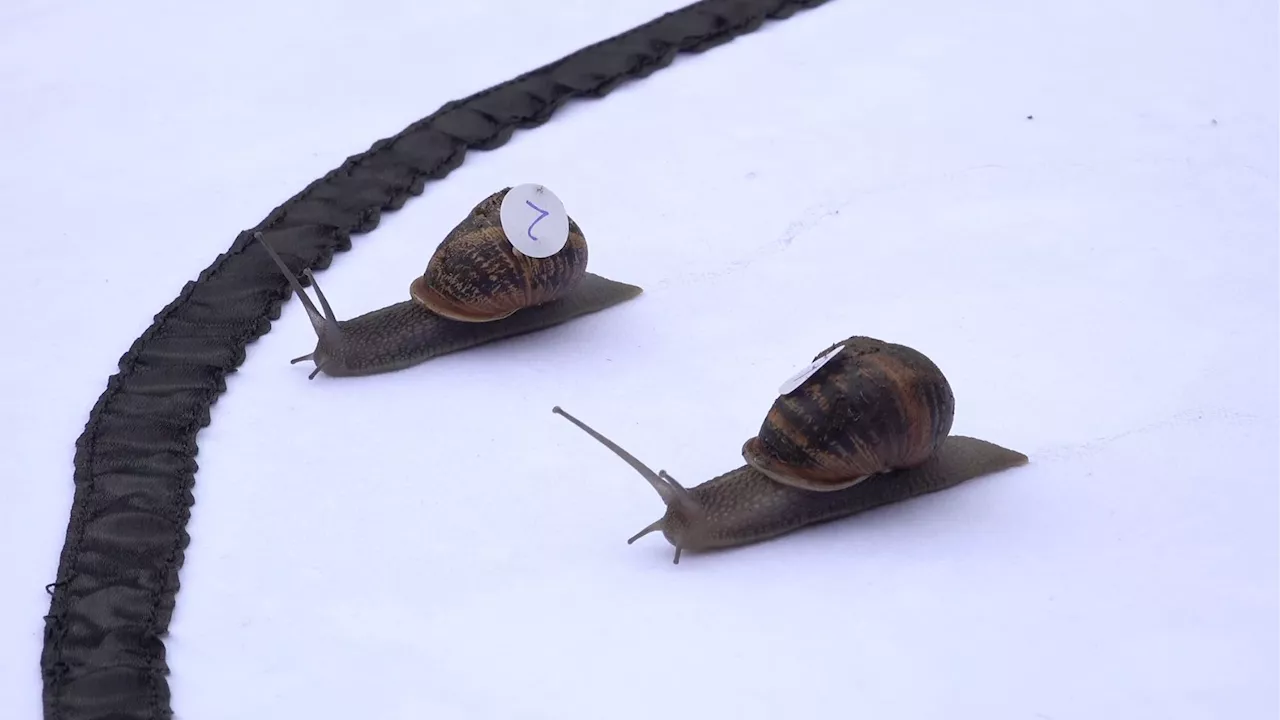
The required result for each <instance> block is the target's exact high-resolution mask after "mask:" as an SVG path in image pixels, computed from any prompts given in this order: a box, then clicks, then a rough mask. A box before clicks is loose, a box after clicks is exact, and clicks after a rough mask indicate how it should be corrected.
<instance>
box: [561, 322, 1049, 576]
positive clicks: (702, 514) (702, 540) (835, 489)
mask: <svg viewBox="0 0 1280 720" xmlns="http://www.w3.org/2000/svg"><path fill="white" fill-rule="evenodd" d="M841 345H843V349H842V350H841V351H840V352H838V353H836V354H835V355H834V357H832V358H831V360H830V361H828V362H827V363H826V364H825V365H822V366H821V367H820V368H819V369H818V370H817V371H816V372H815V373H814V374H813V375H811V376H810V377H808V378H807V379H805V380H804V382H803V383H801V384H800V386H799V387H797V388H796V389H794V390H793V391H792V392H790V393H787V394H785V395H782V396H780V397H778V398H777V399H776V400H775V401H774V403H773V407H772V408H770V410H769V413H768V415H766V416H765V419H764V422H763V424H762V425H761V428H760V432H759V434H757V435H756V436H755V437H753V438H751V439H750V440H748V441H747V442H746V443H745V444H744V445H743V449H742V453H743V457H744V458H745V459H746V461H747V464H746V465H744V466H742V467H740V468H737V469H736V470H731V471H729V472H727V473H725V474H723V475H720V476H719V477H715V478H712V479H711V480H708V481H707V482H705V483H703V484H701V485H698V486H696V487H693V488H688V489H686V488H685V487H684V486H682V485H681V484H680V483H679V482H677V481H676V480H675V478H673V477H671V476H670V475H668V474H667V473H666V471H659V472H657V473H655V472H653V470H651V469H649V468H648V467H646V466H645V465H643V464H642V463H640V461H639V460H637V459H636V458H635V457H633V456H632V455H631V454H630V453H628V452H627V451H625V450H623V449H622V448H621V447H619V446H618V445H617V444H615V443H614V442H613V441H611V440H609V439H608V438H606V437H604V436H603V435H601V434H600V433H598V432H596V431H595V430H593V429H592V428H590V427H588V426H587V425H586V424H584V423H582V422H581V421H579V420H578V419H577V418H575V417H573V416H572V415H570V414H568V413H566V412H565V411H564V410H562V409H560V408H559V407H556V408H553V410H552V411H553V412H555V413H557V414H560V415H563V416H564V417H565V418H566V419H568V420H569V421H570V422H572V423H574V424H575V425H577V426H578V427H579V428H581V429H582V430H583V431H585V432H586V433H588V434H589V435H591V436H592V437H594V438H595V439H596V440H598V441H600V442H601V443H602V444H604V445H605V446H606V447H608V448H609V449H610V450H612V451H613V452H614V453H616V454H617V455H618V456H619V457H621V458H622V459H623V460H625V461H626V462H627V463H628V464H629V465H631V467H633V468H635V470H636V471H637V472H639V473H640V474H641V475H642V476H644V478H645V479H646V480H648V481H649V484H650V485H652V486H653V488H654V490H657V492H658V495H659V496H660V497H661V498H662V501H663V503H664V504H666V506H667V512H666V514H665V515H663V517H662V518H661V519H659V520H658V521H657V522H654V523H653V524H651V525H649V526H648V527H646V528H644V529H643V530H641V531H640V532H639V533H637V534H636V535H634V536H632V537H631V538H630V539H629V540H627V544H631V543H633V542H635V541H636V540H638V539H639V538H641V537H643V536H644V535H647V534H648V533H651V532H653V531H655V530H661V531H662V534H663V536H664V537H666V539H667V541H668V542H670V543H671V544H672V545H673V546H674V547H675V549H676V553H675V559H674V562H676V563H678V562H680V554H681V553H682V552H683V551H685V550H691V551H704V550H713V549H717V548H726V547H732V546H736V545H745V544H749V543H754V542H759V541H762V540H767V539H770V538H773V537H777V536H779V535H783V534H785V533H788V532H792V531H794V530H798V529H800V528H802V527H805V526H808V525H814V524H817V523H820V522H826V521H829V520H835V519H837V518H843V517H847V516H850V515H853V514H856V513H859V512H862V511H864V510H870V509H872V508H875V507H879V506H881V505H887V504H889V503H894V502H901V501H903V500H907V499H910V498H913V497H917V496H919V495H925V494H927V493H932V492H936V491H939V490H945V489H947V488H950V487H953V486H955V485H958V484H959V483H961V482H964V481H966V480H970V479H972V478H976V477H979V476H982V475H988V474H991V473H995V472H999V471H1001V470H1006V469H1009V468H1012V467H1017V466H1019V465H1023V464H1025V463H1026V462H1027V456H1026V455H1023V454H1022V453H1019V452H1016V451H1013V450H1009V449H1007V448H1003V447H1000V446H999V445H994V444H992V443H989V442H987V441H985V440H978V439H975V438H969V437H962V436H954V435H950V431H951V420H952V418H953V416H954V413H955V399H954V396H953V395H952V392H951V386H950V384H949V383H948V382H947V379H946V377H944V376H943V374H942V371H941V370H939V369H938V367H937V366H936V365H934V363H933V362H932V361H931V360H929V358H927V357H925V356H924V355H923V354H922V353H920V352H918V351H916V350H914V349H912V348H909V347H906V346H903V345H895V344H892V343H887V342H882V341H880V340H875V339H873V338H866V337H852V338H849V339H848V340H845V341H844V342H843V343H837V344H835V345H832V346H831V347H830V348H827V350H825V351H823V352H822V353H819V354H818V355H817V356H815V360H816V359H817V358H821V357H823V356H824V355H826V354H827V353H828V352H830V351H832V350H834V349H836V348H837V347H840V346H841Z"/></svg>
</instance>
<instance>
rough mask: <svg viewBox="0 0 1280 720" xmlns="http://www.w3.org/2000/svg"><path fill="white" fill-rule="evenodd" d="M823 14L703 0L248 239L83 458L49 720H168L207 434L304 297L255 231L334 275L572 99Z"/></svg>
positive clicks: (134, 374) (281, 215)
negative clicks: (439, 187) (455, 176)
mask: <svg viewBox="0 0 1280 720" xmlns="http://www.w3.org/2000/svg"><path fill="white" fill-rule="evenodd" d="M826 1H827V0H792V1H787V0H704V1H703V2H697V3H694V4H692V5H689V6H687V7H685V8H682V9H680V10H677V11H674V12H671V13H667V14H665V15H663V16H661V17H659V18H657V19H655V20H653V21H651V22H648V23H646V24H644V25H641V26H639V27H636V28H634V29H632V30H630V31H628V32H625V33H622V34H620V35H617V36H615V37H612V38H610V39H608V40H605V41H602V42H600V43H596V44H595V45H591V46H588V47H586V48H584V49H582V50H579V51H577V52H575V53H573V54H572V55H568V56H566V57H564V58H562V59H560V60H558V61H556V62H553V63H550V64H548V65H545V66H543V67H541V68H538V69H536V70H533V71H531V72H528V73H526V74H524V75H521V76H519V77H516V78H514V79H512V80H509V81H507V82H505V83H502V84H500V85H497V86H494V87H492V88H489V89H488V90H484V91H482V92H479V93H477V94H475V95H472V96H471V97H468V98H465V99H462V100H457V101H453V102H450V103H447V104H446V105H444V106H443V107H441V108H440V109H439V110H438V111H437V112H435V113H433V114H432V115H430V116H428V117H426V118H424V119H422V120H420V121H418V122H416V123H414V124H412V125H410V126H409V127H408V128H406V129H405V130H403V131H402V132H400V133H399V134H397V135H395V136H393V137H390V138H386V139H383V140H379V141H378V142H376V143H374V144H373V146H372V147H371V148H370V149H369V150H368V151H366V152H364V153H362V154H360V155H355V156H352V157H350V158H348V159H347V160H346V161H345V162H344V163H343V164H342V165H341V166H340V167H338V168H337V169H335V170H333V171H331V172H329V173H328V174H326V175H325V176H324V177H322V178H320V179H319V180H316V181H315V182H313V183H311V184H310V185H309V186H308V187H307V188H305V189H304V190H303V191H302V192H300V193H298V194H297V195H295V196H294V197H292V198H290V199H289V200H288V201H286V202H285V203H284V204H283V205H281V206H280V207H278V208H276V209H275V210H273V211H272V212H271V213H270V214H269V215H268V216H267V217H266V219H264V220H263V221H262V222H261V223H259V224H258V225H257V226H255V227H254V228H251V229H249V230H246V231H243V232H241V233H240V234H239V235H238V236H237V238H236V240H235V242H233V243H232V245H231V247H230V249H229V250H228V251H227V252H226V253H223V254H221V255H219V256H218V257H217V258H216V259H215V260H214V262H213V263H212V264H211V265H210V266H209V267H208V268H206V269H205V270H204V271H203V272H201V273H200V275H199V278H198V279H197V281H195V282H189V283H187V284H186V286H184V287H183V289H182V292H181V293H180V294H179V295H178V297H177V298H176V299H175V300H174V301H173V302H171V303H170V304H169V305H168V306H166V307H165V308H164V309H163V310H161V311H160V312H159V313H158V314H157V315H156V316H155V319H154V322H153V323H152V325H151V326H150V327H149V328H148V329H147V330H146V332H144V333H143V334H142V336H141V337H139V338H138V339H137V340H136V341H134V343H133V345H132V346H131V347H130V348H129V350H128V352H126V353H125V354H124V356H123V357H121V359H120V362H119V368H120V372H119V373H117V374H115V375H112V376H111V377H110V378H109V379H108V381H107V388H106V390H105V392H103V394H102V396H101V397H100V398H99V399H98V402H97V403H96V404H95V405H94V407H93V410H92V411H91V413H90V416H89V419H88V422H87V423H86V425H85V429H84V433H83V434H82V435H81V436H80V438H79V439H78V440H77V442H76V453H75V474H74V483H75V496H74V501H73V506H72V509H71V517H70V522H69V524H68V528H67V534H66V540H65V545H64V547H63V551H62V555H61V559H60V562H59V567H58V574H57V581H56V582H55V583H53V584H51V585H50V587H49V589H50V591H51V595H52V601H51V604H50V609H49V614H48V615H47V616H46V617H45V641H44V650H43V653H42V655H41V671H42V675H43V679H44V713H45V717H46V718H47V719H48V720H90V719H93V720H136V719H142V718H146V719H148V720H157V719H159V718H169V717H171V716H172V710H171V708H170V694H169V685H168V681H167V679H166V676H167V674H168V665H167V663H166V661H165V647H164V643H163V641H162V639H161V638H162V637H163V635H164V634H165V632H166V631H167V629H168V626H169V620H170V618H171V616H172V613H173V608H174V605H175V597H176V594H177V591H178V587H179V582H178V571H179V568H180V567H181V566H182V562H183V553H184V550H185V548H186V546H187V544H188V542H189V536H188V535H187V532H186V523H187V519H188V518H189V516H190V510H191V506H192V504H193V502H194V499H193V497H192V494H191V490H192V488H193V486H194V483H195V472H196V469H197V465H196V462H195V456H196V452H197V446H196V435H197V433H198V432H199V431H200V430H201V429H202V428H204V427H206V426H207V425H208V424H209V410H210V407H211V406H212V404H213V403H214V402H215V401H216V400H217V398H218V396H219V395H220V394H221V393H222V392H223V391H224V390H225V389H226V382H225V377H226V374H227V373H230V372H233V371H235V369H236V368H237V367H239V365H240V364H241V363H242V362H243V361H244V357H245V348H246V346H247V345H248V344H249V343H250V342H252V341H254V340H255V339H257V338H258V337H260V336H262V335H263V334H265V333H266V332H267V331H268V330H269V329H270V321H271V320H274V319H276V318H278V317H279V314H280V308H281V306H282V304H283V303H284V302H285V301H286V300H287V299H288V297H289V294H290V290H289V285H288V283H287V281H286V280H285V278H284V277H283V276H282V275H281V274H280V272H279V271H278V269H277V268H276V267H275V266H274V265H273V264H272V262H271V261H270V259H269V258H268V257H267V256H266V255H265V253H263V252H260V248H259V251H255V252H249V250H250V248H251V247H252V246H253V233H254V232H255V231H262V232H263V234H264V235H265V236H266V237H267V240H268V242H270V243H271V244H272V246H273V247H274V248H276V249H277V250H278V252H279V253H280V255H281V256H282V257H284V258H286V260H288V261H290V264H291V265H293V266H294V268H295V270H301V268H303V267H310V268H325V267H328V265H329V263H330V262H331V260H332V258H333V255H334V253H335V252H339V251H346V250H349V249H350V248H351V234H352V233H356V234H360V233H367V232H369V231H371V230H373V229H374V228H375V227H376V226H377V225H378V222H379V219H380V216H381V213H382V212H384V211H388V210H396V209H399V208H400V207H401V206H402V205H403V204H404V203H405V202H406V201H407V200H408V198H409V197H410V196H413V195H419V194H421V193H422V191H423V187H424V185H425V184H426V182H427V181H428V180H430V179H439V178H442V177H444V176H445V175H447V174H448V173H449V172H450V171H451V170H453V169H454V168H455V167H457V166H458V165H459V164H461V162H462V160H463V157H464V155H465V154H466V151H467V150H468V149H482V150H490V149H494V148H497V147H499V146H501V145H503V144H504V143H505V142H506V141H507V140H508V138H510V137H511V134H512V133H513V132H514V131H515V130H516V129H518V128H532V127H536V126H538V125H541V124H542V123H544V122H546V121H547V120H548V119H549V118H550V117H551V115H552V114H553V113H554V112H555V111H556V110H557V109H558V108H559V107H560V106H562V105H563V104H564V103H566V102H568V101H569V100H571V99H573V98H583V97H601V96H603V95H605V94H606V93H608V92H610V91H611V90H613V89H614V88H615V87H617V86H618V85H619V84H621V83H622V82H624V81H627V80H630V79H633V78H642V77H645V76H647V75H649V74H650V73H652V72H654V71H655V70H658V69H660V68H663V67H665V66H666V65H668V64H670V62H671V61H672V60H673V59H674V58H675V56H676V54H677V53H693V52H701V51H703V50H707V49H709V48H712V47H715V46H717V45H719V44H721V43H724V42H727V41H729V40H732V39H733V38H734V37H736V36H739V35H743V34H746V33H749V32H751V31H754V30H755V29H757V28H758V27H760V25H761V24H763V22H764V21H765V20H766V19H782V18H786V17H790V16H791V15H792V14H794V13H795V12H796V11H798V10H801V9H804V8H809V7H815V6H817V5H821V4H823V3H824V2H826Z"/></svg>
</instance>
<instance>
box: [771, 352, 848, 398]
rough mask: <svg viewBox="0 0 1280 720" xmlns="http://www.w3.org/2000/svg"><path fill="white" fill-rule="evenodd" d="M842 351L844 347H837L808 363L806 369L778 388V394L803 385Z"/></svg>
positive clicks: (783, 393) (784, 393)
mask: <svg viewBox="0 0 1280 720" xmlns="http://www.w3.org/2000/svg"><path fill="white" fill-rule="evenodd" d="M843 349H844V346H843V345H839V346H837V347H836V348H835V349H834V350H832V351H831V352H829V353H827V354H826V355H823V356H822V357H820V358H818V359H817V360H814V361H813V362H811V363H809V365H808V367H806V368H805V369H803V370H801V371H800V372H798V373H796V374H795V375H792V376H791V377H790V378H789V379H788V380H787V381H786V382H784V383H782V387H780V388H778V394H779V395H786V394H787V393H789V392H791V391H792V390H795V389H796V388H798V387H800V386H801V385H803V384H804V381H805V380H808V379H809V378H811V377H813V374H814V373H816V372H818V370H819V369H821V368H822V366H823V365H826V364H827V363H829V362H831V358H833V357H835V356H836V355H839V354H840V351H841V350H843Z"/></svg>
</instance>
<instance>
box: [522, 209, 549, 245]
mask: <svg viewBox="0 0 1280 720" xmlns="http://www.w3.org/2000/svg"><path fill="white" fill-rule="evenodd" d="M524 204H525V205H528V206H529V207H531V208H533V209H534V210H537V211H538V219H537V220H534V221H533V222H531V223H529V229H528V230H525V233H527V234H528V235H529V239H530V240H532V241H534V242H537V241H538V238H536V237H534V236H533V226H534V225H537V224H538V220H541V219H542V218H544V217H546V216H547V215H550V214H551V213H549V212H547V211H546V210H543V209H542V208H540V207H538V206H537V205H534V204H533V203H532V202H530V201H528V200H525V201H524Z"/></svg>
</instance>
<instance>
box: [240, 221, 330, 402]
mask: <svg viewBox="0 0 1280 720" xmlns="http://www.w3.org/2000/svg"><path fill="white" fill-rule="evenodd" d="M253 237H254V239H256V240H257V241H258V242H259V243H260V244H261V245H262V247H263V248H264V249H266V251H267V254H268V255H270V256H271V259H272V260H274V261H275V263H276V266H277V267H279V268H280V272H282V273H284V276H285V278H287V279H288V280H289V285H290V287H292V288H293V291H294V293H296V294H297V296H298V299H299V300H301V301H302V306H303V307H304V308H306V310H307V317H308V318H309V319H310V320H311V327H312V328H314V329H315V331H316V338H317V342H316V349H315V350H312V351H311V352H310V353H307V354H306V355H303V356H302V357H296V358H294V359H292V360H290V361H289V364H291V365H293V364H296V363H300V362H302V361H303V360H311V361H312V362H314V363H315V366H316V369H315V370H313V371H312V372H311V375H309V376H308V379H313V378H315V376H316V375H318V374H319V373H320V371H321V370H323V369H324V368H326V367H328V366H331V365H334V364H337V363H340V362H341V361H342V358H341V357H339V351H340V349H341V348H342V347H343V344H342V329H341V328H340V327H339V326H338V318H337V317H335V316H334V314H333V308H331V307H329V301H328V300H327V299H326V298H325V296H324V293H323V292H321V291H320V283H319V282H317V281H316V278H315V275H312V274H311V268H306V269H305V270H303V271H302V274H303V275H304V276H306V278H307V280H308V281H310V283H311V287H312V288H314V289H315V291H316V297H317V298H319V300H320V306H321V307H322V308H324V313H323V314H321V312H320V310H318V309H317V308H316V306H315V304H314V303H312V302H311V298H310V297H308V296H307V293H306V291H305V290H303V288H302V283H300V282H298V278H297V277H296V276H294V274H293V271H292V270H290V269H289V266H288V265H285V263H284V260H282V259H281V258H280V256H279V255H278V254H276V251H275V250H273V249H272V248H271V246H270V245H268V244H267V241H266V240H264V239H262V233H261V232H255V233H254V234H253Z"/></svg>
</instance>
